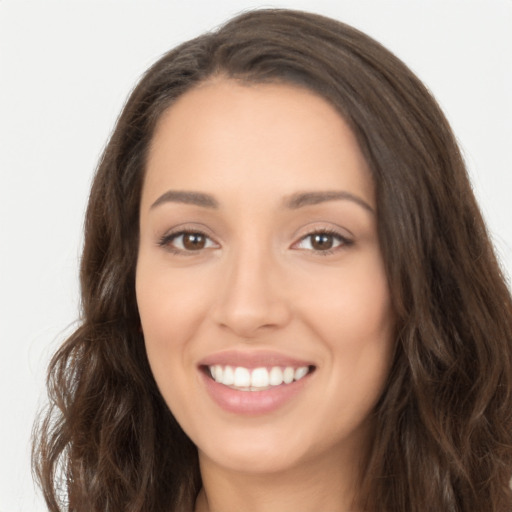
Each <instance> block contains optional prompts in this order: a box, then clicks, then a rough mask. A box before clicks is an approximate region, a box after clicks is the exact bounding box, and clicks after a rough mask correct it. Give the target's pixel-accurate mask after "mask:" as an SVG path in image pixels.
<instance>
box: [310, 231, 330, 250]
mask: <svg viewBox="0 0 512 512" xmlns="http://www.w3.org/2000/svg"><path fill="white" fill-rule="evenodd" d="M310 237H311V247H312V248H313V249H314V250H315V251H327V250H329V249H332V247H333V245H334V236H333V235H330V234H327V233H316V234H314V235H310Z"/></svg>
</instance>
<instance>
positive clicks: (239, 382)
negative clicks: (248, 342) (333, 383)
mask: <svg viewBox="0 0 512 512" xmlns="http://www.w3.org/2000/svg"><path fill="white" fill-rule="evenodd" d="M209 370H210V373H211V376H212V378H213V380H215V381H216V382H219V383H220V384H224V385H225V386H230V387H233V388H237V389H240V390H242V391H261V390H263V389H269V388H270V387H272V386H280V385H281V384H283V383H284V384H290V383H292V382H293V381H294V380H296V381H297V380H300V379H302V378H303V377H305V376H306V375H307V374H308V373H309V367H307V366H300V367H299V368H293V367H291V366H287V367H286V368H282V367H280V366H273V367H271V368H270V369H268V368H264V367H260V368H254V369H253V370H249V369H248V368H244V367H242V366H237V367H236V368H233V367H232V366H222V365H219V364H216V365H213V366H209Z"/></svg>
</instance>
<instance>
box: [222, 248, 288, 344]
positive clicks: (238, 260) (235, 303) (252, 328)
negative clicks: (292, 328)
mask: <svg viewBox="0 0 512 512" xmlns="http://www.w3.org/2000/svg"><path fill="white" fill-rule="evenodd" d="M223 264H224V268H225V272H223V275H222V283H221V286H220V289H219V293H218V295H217V301H216V306H215V311H214V320H215V321H216V323H217V324H218V325H220V326H221V327H222V328H224V329H228V330H230V331H231V332H232V333H234V334H236V335H237V336H238V337H241V338H244V339H252V338H257V337H258V336H260V335H261V334H263V333H266V332H268V331H269V330H270V331H271V330H273V329H274V330H275V329H278V328H281V327H284V326H285V325H286V324H287V323H288V322H289V321H290V318H291V308H290V303H289V300H288V298H287V294H286V286H284V280H283V275H282V274H283V272H282V270H280V268H279V266H278V265H277V263H276V262H275V261H273V258H272V256H271V255H270V254H265V253H264V252H263V251H258V250H256V249H255V248H254V246H253V247H252V248H251V247H248V248H247V250H244V251H240V252H239V253H238V254H237V255H235V256H233V257H232V258H229V259H228V260H227V261H225V262H224V263H223Z"/></svg>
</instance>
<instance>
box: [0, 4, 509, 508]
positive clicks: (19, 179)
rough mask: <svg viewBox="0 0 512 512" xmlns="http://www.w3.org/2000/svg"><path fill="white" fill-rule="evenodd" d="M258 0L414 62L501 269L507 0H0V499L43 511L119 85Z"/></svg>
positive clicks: (123, 89) (0, 504)
mask: <svg viewBox="0 0 512 512" xmlns="http://www.w3.org/2000/svg"><path fill="white" fill-rule="evenodd" d="M269 6H279V7H291V8H297V9H303V10H310V11H316V12H318V13H321V14H326V15H329V16H332V17H335V18H338V19H340V20H342V21H345V22H348V23H350V24H352V25H354V26H356V27H358V28H360V29H362V30H363V31H365V32H367V33H368V34H370V35H371V36H373V37H375V38H376V39H377V40H379V41H380V42H382V43H383V44H384V45H385V46H387V47H388V48H389V49H391V50H392V51H393V52H395V53H396V54H397V55H398V56H399V57H400V58H402V59H403V60H404V61H405V62H406V63H407V64H408V65H409V66H410V67H411V68H412V69H413V71H415V72H416V73H417V74H418V75H419V77H420V78H421V79H422V80H423V81H424V82H425V83H426V85H427V86H428V87H429V88H430V89H431V90H432V91H433V93H434V95H435V96H436V97H437V99H438V101H439V102H440V104H441V106H442V108H443V109H444V111H445V113H446V114H447V116H448V119H449V121H450V122H451V124H452V126H453V128H454V131H455V133H456V134H457V136H458V138H459V140H460V144H461V146H462V149H463V152H464V155H465V158H466V160H467V163H468V166H469V169H470V173H471V176H472V180H473V184H474V188H475V193H476V195H477V197H478V199H479V200H480V202H481V206H482V209H483V211H484V215H485V217H486V219H487V221H488V225H489V229H490V231H491V233H492V236H493V239H494V241H495V244H496V247H497V251H498V254H499V257H500V259H501V261H502V264H503V268H504V270H505V272H506V273H507V274H508V275H509V276H510V275H511V274H512V228H511V227H510V220H511V210H512V209H511V207H510V200H511V199H510V197H511V191H512V156H511V155H512V57H511V56H512V30H511V27H512V0H458V1H456V0H439V1H434V0H401V1H398V0H395V1H387V0H338V1H335V0H331V1H322V0H316V1H311V0H309V1H306V0H304V1H299V0H295V1H294V0H288V1H280V2H276V3H273V2H268V3H263V2H257V1H243V0H239V1H235V0H211V1H206V0H204V1H200V0H179V1H174V0H170V1H167V2H163V1H146V0H144V1H143V0H139V1H128V0H124V1H119V0H118V1H114V0H97V1H94V0H87V1H86V0H82V1H75V0H61V1H49V0H48V1H47V0H39V1H36V0H32V1H31V2H26V1H23V0H0V244H1V246H0V247H1V248H0V258H1V260H0V512H35V511H43V510H44V509H45V507H44V505H43V502H42V499H41V498H40V497H39V496H38V494H37V493H36V491H35V490H34V488H33V484H32V481H31V476H30V464H29V438H30V431H31V427H32V423H33V419H34V415H35V412H36V410H37V407H38V406H40V405H41V404H43V403H44V398H45V390H44V374H45V367H46V365H47V362H48V359H49V357H50V355H51V354H52V353H53V351H54V350H55V348H56V347H57V346H58V344H59V343H60V342H61V341H62V340H63V339H64V338H65V335H66V333H69V332H70V330H71V328H72V324H73V322H74V321H75V320H76V317H77V313H78V286H77V273H78V260H79V254H80V244H81V233H82V221H83V213H84V209H85V204H86V200H87V195H88V187H89V184H90V181H91V177H92V173H93V170H94V168H95V165H96V161H97V159H98V156H99V155H100V152H101V150H102V147H103V146H104V144H105V142H106V139H107V137H108V134H109V133H110V131H111V129H112V127H113V123H114V120H115V118H116V116H117V114H118V112H119V111H120V109H121V107H122V105H123V103H124V101H125V99H126V96H127V94H128V92H129V91H130V89H131V88H132V87H133V85H134V83H135V82H136V80H137V78H138V77H139V76H140V74H141V73H142V72H143V71H144V70H145V69H146V68H147V67H148V66H149V65H150V64H151V63H152V62H153V61H154V60H156V59H157V58H158V57H159V56H160V55H161V54H162V53H164V52H165V51H166V50H168V49H169V48H171V47H173V46H175V45H176V44H177V43H179V42H182V41H184V40H187V39H190V38H191V37H194V36H196V35H199V34H200V33H202V32H204V31H205V30H208V29H210V28H213V27H215V26H216V25H218V24H219V23H221V22H222V21H224V20H226V19H227V18H229V17H230V16H232V15H233V14H235V13H237V12H240V11H242V10H245V9H248V8H253V7H269ZM509 282H510V281H509Z"/></svg>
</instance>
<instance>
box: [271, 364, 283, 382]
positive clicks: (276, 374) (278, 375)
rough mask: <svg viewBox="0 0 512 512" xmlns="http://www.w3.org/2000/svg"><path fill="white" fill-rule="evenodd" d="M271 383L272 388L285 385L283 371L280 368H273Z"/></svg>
mask: <svg viewBox="0 0 512 512" xmlns="http://www.w3.org/2000/svg"><path fill="white" fill-rule="evenodd" d="M269 381H270V385H271V386H280V385H281V384H282V383H283V370H281V368H279V366H274V367H272V369H271V370H270V376H269Z"/></svg>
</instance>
